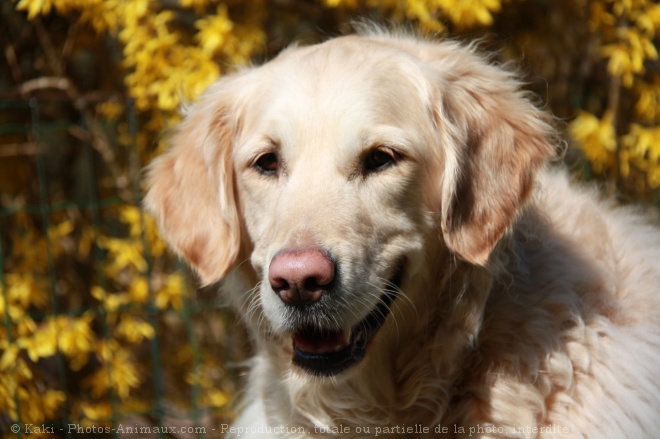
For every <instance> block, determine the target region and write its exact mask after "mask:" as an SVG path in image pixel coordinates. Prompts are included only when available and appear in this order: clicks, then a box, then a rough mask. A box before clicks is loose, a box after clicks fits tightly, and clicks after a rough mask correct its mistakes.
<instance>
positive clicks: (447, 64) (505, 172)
mask: <svg viewBox="0 0 660 439" xmlns="http://www.w3.org/2000/svg"><path fill="white" fill-rule="evenodd" d="M454 49H455V50H461V56H460V57H457V58H456V59H452V54H451V52H452V50H451V49H450V50H449V52H450V53H447V54H445V55H446V56H445V59H444V60H443V61H437V60H436V61H435V62H436V63H442V64H443V66H442V67H441V68H437V69H435V71H436V72H438V73H437V74H438V75H439V76H441V77H439V78H436V80H435V81H434V83H435V84H436V90H435V92H436V97H435V105H436V107H435V116H436V121H437V125H438V130H439V131H440V133H441V141H442V142H443V145H442V147H443V150H444V151H445V162H444V170H443V171H444V172H443V182H442V189H441V194H442V195H441V198H442V200H441V203H442V211H441V227H442V232H443V235H444V238H445V241H446V243H447V245H448V247H449V248H450V249H451V250H452V251H453V252H455V253H456V254H457V255H459V256H460V257H461V258H462V259H464V260H466V261H468V262H470V263H473V264H477V265H485V264H486V263H487V262H488V259H489V256H490V254H491V252H492V250H493V248H494V247H495V245H496V244H497V242H498V241H499V240H500V238H501V237H502V235H503V234H504V232H505V230H506V229H507V227H509V226H510V225H511V224H512V222H513V221H514V220H515V218H516V215H517V214H518V213H519V212H520V210H521V208H522V206H523V204H524V202H525V200H526V198H527V196H528V194H529V192H530V189H531V188H532V186H533V181H534V175H535V172H536V171H537V169H539V168H540V167H541V166H542V165H543V164H544V163H545V162H546V161H547V160H548V159H549V158H550V157H552V156H553V155H554V154H555V147H554V146H553V138H554V136H553V135H552V133H553V128H552V127H551V125H550V124H549V123H548V121H549V116H547V115H545V114H544V113H543V112H541V111H540V110H539V109H537V108H536V107H535V106H534V105H533V104H532V103H531V102H530V101H529V100H528V98H527V97H526V95H525V93H524V92H522V91H521V90H520V84H519V83H518V81H517V80H516V79H515V78H514V77H513V75H512V74H511V73H509V72H507V71H505V70H503V69H501V68H499V67H496V66H493V65H490V64H488V63H487V62H484V61H483V60H482V59H481V58H480V57H478V56H476V55H474V54H469V55H468V56H465V55H466V54H465V49H464V48H462V49H456V48H454Z"/></svg>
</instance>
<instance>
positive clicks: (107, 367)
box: [83, 347, 140, 399]
mask: <svg viewBox="0 0 660 439" xmlns="http://www.w3.org/2000/svg"><path fill="white" fill-rule="evenodd" d="M108 354H109V355H107V356H108V358H107V359H106V362H105V363H104V365H103V367H101V368H100V369H99V370H97V371H96V372H94V373H93V374H92V375H91V376H89V377H88V378H87V379H85V380H84V382H83V384H84V385H85V386H87V387H88V388H89V389H90V391H91V393H92V396H94V397H96V398H100V397H103V396H106V394H107V392H108V391H109V390H110V389H113V391H114V392H116V394H117V396H118V397H119V398H120V399H126V398H128V396H129V394H130V392H131V389H135V388H137V387H138V386H139V385H140V376H139V374H138V371H137V368H136V367H135V364H134V360H133V358H132V357H131V354H130V353H129V351H127V350H126V349H123V348H119V347H116V348H114V349H112V350H111V351H109V352H108Z"/></svg>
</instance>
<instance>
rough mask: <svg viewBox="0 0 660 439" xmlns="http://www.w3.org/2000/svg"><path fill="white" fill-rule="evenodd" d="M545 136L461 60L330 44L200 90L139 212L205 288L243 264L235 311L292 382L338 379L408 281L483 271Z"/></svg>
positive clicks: (497, 84) (411, 45)
mask: <svg viewBox="0 0 660 439" xmlns="http://www.w3.org/2000/svg"><path fill="white" fill-rule="evenodd" d="M550 132H551V129H550V127H549V125H548V124H547V123H546V117H545V116H544V115H543V114H542V113H541V112H540V111H539V110H537V109H536V108H535V107H534V106H533V105H532V104H530V103H529V101H528V100H527V99H526V97H525V95H524V93H523V92H521V91H520V90H519V88H518V83H517V82H516V81H515V80H514V78H513V77H512V75H511V74H510V73H508V72H506V71H504V70H502V69H500V68H498V67H495V66H493V65H491V64H489V63H488V62H485V61H484V60H483V59H482V58H480V57H479V56H477V55H476V54H474V53H473V51H471V50H469V49H467V48H465V47H462V46H460V45H457V44H454V43H451V42H444V43H431V42H420V41H418V40H414V39H412V38H405V37H392V36H385V35H381V36H350V37H343V38H337V39H334V40H331V41H329V42H326V43H324V44H320V45H317V46H311V47H304V48H292V49H289V50H288V51H286V52H284V53H283V54H281V55H280V56H279V57H278V58H276V59H275V60H273V61H271V62H269V63H267V64H265V65H263V66H261V67H257V68H251V69H248V70H245V71H242V72H239V73H237V74H235V75H231V76H228V77H226V78H223V79H221V80H220V81H219V82H217V83H216V84H214V85H213V86H211V87H210V88H209V89H208V90H207V91H206V92H205V93H204V95H203V96H202V98H201V100H200V102H199V103H197V104H195V105H193V106H192V107H191V108H190V110H189V113H188V114H187V115H186V118H185V120H184V121H183V122H182V123H181V124H180V126H179V127H178V129H177V131H176V133H175V134H174V135H173V137H172V139H171V145H172V148H171V149H170V150H169V151H168V152H167V153H166V154H165V155H164V156H162V157H161V158H159V159H158V160H156V161H155V162H154V163H153V165H152V166H151V168H150V171H149V179H148V186H149V191H148V194H147V197H146V206H147V208H148V209H149V210H150V211H151V212H152V213H153V214H154V215H155V217H156V218H157V219H158V220H159V222H160V226H161V228H162V231H163V232H164V236H165V237H166V239H167V240H168V241H169V243H170V244H171V245H172V247H173V248H174V249H175V250H176V251H177V252H178V253H179V254H180V255H181V256H183V257H184V258H185V259H186V260H187V261H188V262H189V263H190V264H191V265H192V266H193V267H194V268H195V269H196V271H197V272H198V273H199V275H200V277H201V279H202V282H203V283H205V284H210V283H213V282H215V281H218V280H219V279H221V278H223V277H224V276H225V275H226V273H227V272H228V271H229V270H231V269H232V267H235V265H236V263H237V262H239V261H237V259H238V258H239V254H241V252H243V251H246V252H247V253H249V255H246V256H249V258H250V261H251V267H252V269H253V270H254V273H255V275H256V276H257V277H258V279H259V284H258V288H255V289H254V290H253V292H250V293H245V294H248V295H249V294H255V295H257V296H255V297H253V298H250V297H247V298H245V300H246V301H250V300H251V301H252V302H251V306H253V307H256V308H258V310H259V312H260V313H263V316H265V318H266V321H267V325H266V326H267V327H268V330H269V331H273V332H274V333H276V334H282V335H284V336H286V337H291V338H292V340H293V351H292V357H293V363H294V364H296V365H298V366H300V368H301V369H302V370H304V371H306V372H309V373H311V374H313V375H335V374H338V373H340V372H342V371H344V370H346V369H348V368H350V367H351V366H353V365H354V364H357V363H358V362H359V361H360V360H361V359H362V358H363V357H364V355H365V353H366V352H367V350H368V349H369V347H370V345H371V343H370V341H371V340H372V338H373V337H374V335H375V334H376V333H377V332H378V330H379V328H380V327H381V326H382V325H383V323H384V322H385V320H386V319H387V316H388V314H389V312H390V307H391V306H392V305H393V302H394V301H396V300H397V297H398V296H400V295H402V294H405V291H406V285H407V283H408V282H410V280H411V277H413V276H417V275H421V274H425V275H426V276H427V277H433V276H434V275H435V273H432V272H431V273H430V271H433V270H435V271H442V270H443V267H437V266H436V267H432V266H429V264H428V263H427V262H428V260H429V258H430V256H429V255H431V254H435V253H437V252H444V253H446V254H454V255H455V256H457V257H458V258H460V259H461V260H463V261H466V262H467V263H469V264H474V265H482V266H484V265H487V263H488V260H489V256H490V254H491V252H492V250H493V248H494V247H495V245H496V244H497V242H498V241H499V240H500V239H501V237H502V235H503V234H504V233H505V231H506V229H507V227H509V226H510V225H511V223H512V222H513V221H514V220H515V217H516V215H517V214H518V213H519V211H520V210H521V207H522V205H523V203H524V201H525V199H526V197H527V195H528V193H529V191H530V189H531V187H532V185H533V177H534V173H535V171H536V170H537V169H538V168H539V167H540V166H541V165H542V164H543V163H544V162H545V161H546V159H547V158H548V157H550V156H551V155H552V153H553V147H552V146H551V144H550V142H549V141H548V136H549V133H550ZM245 249H247V250H245ZM434 252H435V253H434ZM425 261H426V262H425ZM425 264H426V265H425ZM429 294H432V292H431V291H429ZM260 317H261V316H260ZM260 317H259V318H260Z"/></svg>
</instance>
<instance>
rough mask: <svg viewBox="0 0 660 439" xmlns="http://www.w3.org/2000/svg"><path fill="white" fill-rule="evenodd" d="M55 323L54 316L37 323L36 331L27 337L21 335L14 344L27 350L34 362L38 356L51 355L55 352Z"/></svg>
mask: <svg viewBox="0 0 660 439" xmlns="http://www.w3.org/2000/svg"><path fill="white" fill-rule="evenodd" d="M57 332H58V331H57V323H56V321H55V319H54V318H49V319H47V320H46V321H45V322H44V323H42V324H41V325H39V328H38V329H37V331H36V332H35V333H34V334H32V335H31V336H29V337H21V338H19V339H18V340H16V344H17V345H18V347H20V348H21V349H24V350H25V351H26V352H27V355H28V357H29V358H30V360H31V361H32V362H34V363H36V362H37V361H39V359H40V358H46V357H51V356H53V355H55V353H56V352H57Z"/></svg>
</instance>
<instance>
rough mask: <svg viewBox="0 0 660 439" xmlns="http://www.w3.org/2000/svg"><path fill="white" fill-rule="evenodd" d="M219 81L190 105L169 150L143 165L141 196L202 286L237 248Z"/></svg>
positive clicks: (229, 138) (228, 109)
mask: <svg viewBox="0 0 660 439" xmlns="http://www.w3.org/2000/svg"><path fill="white" fill-rule="evenodd" d="M222 82H223V81H222V80H221V81H220V82H218V83H216V84H214V85H212V86H211V87H209V89H207V91H206V92H204V94H203V96H202V98H201V100H200V102H198V103H196V104H194V105H192V107H191V108H190V110H189V112H188V114H187V115H186V116H185V119H184V120H183V122H181V123H180V124H179V126H178V127H177V128H176V131H175V132H174V134H173V136H172V137H171V139H170V140H169V142H168V143H169V145H170V149H169V150H168V151H167V152H165V153H164V154H163V155H162V156H160V157H158V158H157V159H156V160H155V161H154V162H153V163H152V164H151V165H150V167H149V168H148V175H147V194H146V197H145V200H144V206H145V207H146V209H147V210H148V211H149V212H150V213H151V214H152V215H153V216H154V217H155V218H156V220H157V221H158V224H159V227H160V230H161V233H162V234H163V235H164V237H165V240H166V241H167V242H168V243H169V244H170V246H171V247H172V248H173V249H174V250H175V251H176V252H177V254H179V255H180V256H182V257H183V258H184V259H185V260H186V261H187V262H188V263H189V264H190V265H191V266H192V267H193V268H194V269H195V271H196V272H197V273H198V274H199V276H200V278H201V281H202V284H203V285H209V284H211V283H213V282H216V281H218V280H220V279H221V278H222V277H223V276H224V275H225V274H226V272H227V271H228V270H229V269H230V267H231V266H232V265H233V264H234V262H235V261H236V258H237V257H238V253H239V249H240V223H239V214H238V209H237V206H236V200H235V196H234V181H233V166H232V159H231V155H232V153H231V151H232V143H233V139H234V136H235V134H236V133H235V126H236V123H235V121H234V120H233V116H232V112H233V104H232V103H231V101H228V100H227V99H228V98H227V96H225V95H226V93H225V92H224V90H225V89H226V87H224V84H222Z"/></svg>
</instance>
